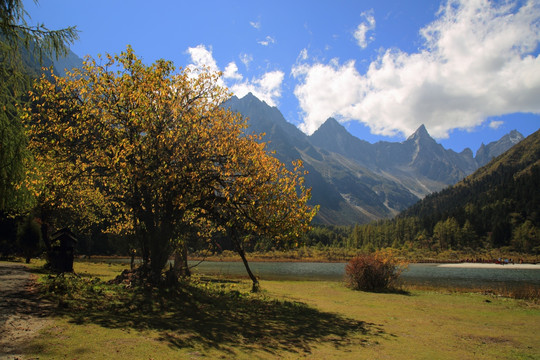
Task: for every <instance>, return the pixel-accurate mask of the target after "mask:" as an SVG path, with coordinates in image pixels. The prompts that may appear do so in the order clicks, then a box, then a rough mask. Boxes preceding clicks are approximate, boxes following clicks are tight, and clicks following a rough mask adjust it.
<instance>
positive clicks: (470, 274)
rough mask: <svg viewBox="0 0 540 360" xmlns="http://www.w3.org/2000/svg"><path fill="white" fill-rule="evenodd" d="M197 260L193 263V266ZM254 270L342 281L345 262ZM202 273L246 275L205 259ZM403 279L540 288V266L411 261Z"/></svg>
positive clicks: (236, 265) (268, 275)
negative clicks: (467, 265) (464, 265)
mask: <svg viewBox="0 0 540 360" xmlns="http://www.w3.org/2000/svg"><path fill="white" fill-rule="evenodd" d="M195 264H197V262H190V266H192V265H195ZM250 267H251V270H252V271H253V273H254V274H255V275H256V276H257V277H259V278H260V279H262V280H264V279H267V280H328V281H342V280H343V277H344V274H345V264H344V263H313V262H251V263H250ZM193 271H194V272H198V273H201V274H220V275H225V276H242V277H244V276H246V269H245V268H244V265H243V264H242V263H240V262H212V261H205V262H203V263H201V264H199V265H198V266H196V267H195V268H193ZM401 279H402V282H403V283H405V284H415V285H434V286H449V287H475V288H478V287H481V288H483V287H485V288H496V287H499V286H504V287H514V286H522V285H532V286H538V287H540V270H539V269H515V268H510V267H508V266H506V267H505V266H501V267H497V268H458V267H442V266H440V264H410V265H409V266H408V268H407V270H406V271H405V272H404V273H403V274H402V275H401Z"/></svg>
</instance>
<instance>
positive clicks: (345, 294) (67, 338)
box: [24, 263, 540, 360]
mask: <svg viewBox="0 0 540 360" xmlns="http://www.w3.org/2000/svg"><path fill="white" fill-rule="evenodd" d="M119 270H120V267H118V269H115V267H114V266H110V267H109V265H108V264H90V263H76V264H75V271H76V272H77V273H81V274H87V275H86V276H80V277H73V278H70V277H68V278H67V279H56V280H46V281H45V280H44V283H43V285H42V286H43V289H44V290H45V291H46V292H45V294H46V297H47V298H48V299H49V300H50V301H52V302H53V304H54V305H55V308H56V310H55V313H54V325H53V326H51V327H50V328H48V329H46V330H44V331H43V332H42V334H41V335H40V336H39V337H38V338H36V339H34V340H33V341H31V342H30V343H29V344H28V346H27V347H26V348H25V349H24V351H25V355H26V356H27V357H29V358H33V357H39V359H58V358H68V359H75V358H76V359H95V358H115V359H130V360H131V359H151V358H153V359H178V358H203V357H207V358H227V359H228V358H241V359H242V358H245V359H248V358H249V359H253V358H270V359H273V358H291V359H296V358H300V357H307V358H313V359H319V358H326V359H343V358H358V359H410V358H415V359H434V358H436V359H456V358H461V359H493V358H497V359H537V358H540V348H539V347H538V344H539V343H540V307H539V306H538V305H536V304H534V303H531V302H525V301H520V300H514V299H508V298H502V297H497V296H493V295H482V294H474V293H450V292H440V291H428V290H410V291H409V292H403V293H402V294H397V293H367V292H359V291H353V290H350V289H348V288H346V287H345V286H344V285H343V284H342V283H337V282H315V281H263V282H262V284H261V285H262V288H263V289H264V290H263V291H262V292H261V293H259V294H251V293H249V289H250V285H251V284H250V283H249V282H247V281H243V280H230V279H222V278H205V277H198V278H195V279H194V280H193V281H191V282H189V283H187V282H186V283H183V284H182V286H180V287H179V288H178V289H177V290H174V291H172V290H164V289H162V290H159V289H138V290H130V289H124V288H123V287H121V286H118V285H108V284H105V283H104V282H101V281H95V280H92V278H91V275H98V276H100V277H101V278H102V279H107V278H112V275H113V274H114V272H115V271H116V272H118V271H119Z"/></svg>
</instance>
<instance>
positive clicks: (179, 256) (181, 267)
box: [174, 244, 191, 277]
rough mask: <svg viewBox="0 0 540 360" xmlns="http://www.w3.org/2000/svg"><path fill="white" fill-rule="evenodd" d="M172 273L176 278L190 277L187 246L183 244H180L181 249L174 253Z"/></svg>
mask: <svg viewBox="0 0 540 360" xmlns="http://www.w3.org/2000/svg"><path fill="white" fill-rule="evenodd" d="M174 272H175V274H176V276H178V277H190V276H191V272H190V271H189V266H188V263H187V246H186V245H185V244H182V246H181V248H177V249H176V250H175V251H174Z"/></svg>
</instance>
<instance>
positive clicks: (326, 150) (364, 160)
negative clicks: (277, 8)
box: [224, 93, 523, 225]
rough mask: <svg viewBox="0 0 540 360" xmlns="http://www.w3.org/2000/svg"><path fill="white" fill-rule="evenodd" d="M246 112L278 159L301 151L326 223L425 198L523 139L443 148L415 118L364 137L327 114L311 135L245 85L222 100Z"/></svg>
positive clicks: (367, 216)
mask: <svg viewBox="0 0 540 360" xmlns="http://www.w3.org/2000/svg"><path fill="white" fill-rule="evenodd" d="M224 106H225V107H227V108H230V109H231V110H232V111H235V112H239V113H240V114H242V115H243V116H245V117H247V118H248V124H249V128H248V131H249V132H254V133H265V136H264V138H263V141H265V142H267V143H268V149H269V150H270V151H273V152H274V156H276V157H277V158H278V159H279V160H280V161H282V162H284V163H285V164H290V162H291V161H292V160H295V159H301V160H302V161H303V162H304V167H305V169H306V170H308V172H309V173H308V175H307V176H306V178H305V180H306V185H307V186H308V187H311V188H312V199H311V202H312V204H318V205H320V210H319V213H318V215H317V216H316V218H315V222H318V223H322V224H333V225H348V224H355V223H366V222H370V221H372V220H379V219H384V218H390V217H393V216H395V215H397V214H398V213H399V212H401V211H403V210H405V209H407V208H408V207H410V206H411V205H413V204H415V203H416V202H418V201H419V200H420V199H422V198H424V197H425V196H426V195H428V194H431V193H433V192H436V191H440V190H442V189H444V188H446V187H447V186H449V185H452V184H455V183H457V182H458V181H460V180H461V179H463V178H464V177H466V176H467V175H469V174H471V173H473V172H474V171H475V170H477V169H479V168H480V167H482V166H483V165H485V164H487V163H488V162H489V161H490V160H491V159H492V158H494V157H496V156H498V155H500V154H502V153H504V152H505V151H507V150H508V149H510V148H511V147H512V146H514V145H515V144H517V143H519V142H520V141H521V140H523V135H521V134H520V133H519V132H517V131H512V132H511V133H509V134H507V135H505V136H503V137H502V138H501V139H500V140H498V141H496V142H492V143H489V144H487V145H484V144H482V146H481V147H480V148H479V149H478V151H477V153H476V156H475V157H474V156H473V152H472V150H470V149H468V148H467V149H465V150H463V151H462V152H460V153H457V152H455V151H453V150H451V149H445V148H444V147H443V146H442V145H440V144H438V143H437V142H436V141H435V140H434V139H433V138H432V137H431V136H430V135H429V133H428V131H427V129H426V128H425V126H423V125H422V126H420V127H419V128H418V129H417V130H416V132H414V133H413V134H412V135H411V136H410V137H409V138H407V139H406V140H405V141H403V142H387V141H380V142H377V143H374V144H371V143H369V142H367V141H364V140H361V139H359V138H357V137H355V136H353V135H352V134H350V133H349V132H348V131H347V129H346V128H345V127H343V126H342V125H341V124H340V123H339V122H338V121H336V120H335V119H333V118H329V119H328V120H327V121H326V122H325V123H324V124H323V125H321V127H320V128H319V129H318V130H317V131H315V132H314V133H313V134H312V135H311V136H308V135H306V134H304V133H303V132H302V131H300V130H299V129H298V128H297V127H296V126H294V125H293V124H291V123H289V122H288V121H287V120H286V119H285V118H284V117H283V115H282V114H281V112H280V111H279V110H278V109H277V108H276V107H271V106H269V105H268V104H266V103H265V102H263V101H261V100H259V99H258V98H256V97H255V96H254V95H253V94H251V93H249V94H247V95H246V96H244V97H243V98H238V97H236V96H233V97H232V98H231V99H230V100H228V101H227V102H226V103H225V104H224Z"/></svg>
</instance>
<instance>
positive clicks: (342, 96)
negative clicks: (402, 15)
mask: <svg viewBox="0 0 540 360" xmlns="http://www.w3.org/2000/svg"><path fill="white" fill-rule="evenodd" d="M420 33H421V35H422V36H423V37H424V39H425V43H424V48H423V50H421V51H419V52H417V53H411V54H409V53H405V52H403V51H400V50H387V51H386V52H384V53H383V54H382V55H381V56H380V57H379V58H378V59H377V60H376V61H374V62H373V63H371V64H370V66H369V68H368V70H367V72H366V73H365V74H360V73H359V72H358V71H357V70H356V68H355V62H354V61H353V60H349V61H346V62H344V63H343V64H340V62H339V61H338V60H336V59H334V60H332V61H331V62H330V63H328V64H321V63H315V64H309V65H308V64H304V63H300V64H297V65H295V66H294V67H293V69H292V75H293V76H294V77H295V78H297V79H299V80H300V83H299V84H298V85H297V86H296V88H295V95H296V96H297V97H298V99H299V102H300V106H301V107H302V110H303V111H304V115H305V116H304V123H303V124H302V126H301V127H302V129H303V130H304V131H306V132H307V133H311V132H313V131H314V130H315V129H317V128H318V126H319V125H320V124H321V123H322V122H324V121H325V120H326V118H327V117H328V116H335V117H337V118H338V119H340V120H342V121H346V120H358V121H361V122H363V123H365V124H366V125H367V126H369V127H370V128H371V131H372V132H373V133H375V134H380V135H389V136H392V135H396V134H398V133H402V134H403V135H406V136H407V135H409V134H410V133H412V132H413V131H414V130H415V129H416V128H418V127H419V126H420V125H421V124H425V125H426V127H427V128H428V130H429V132H430V134H432V135H433V136H435V137H438V138H445V137H447V136H448V132H449V131H450V130H451V129H456V128H460V129H472V128H474V127H476V126H478V125H480V124H481V123H483V122H484V121H485V119H486V118H487V117H490V116H498V115H503V114H509V113H514V112H532V113H540V102H539V101H538V99H540V56H538V54H537V53H535V51H537V48H538V44H539V42H540V3H539V2H538V1H534V0H530V1H529V2H527V3H525V4H524V5H522V6H517V5H515V4H508V3H507V2H503V3H502V5H494V4H492V3H490V2H488V1H486V0H462V1H460V0H449V1H448V3H447V4H445V5H444V6H443V7H442V8H441V10H440V12H439V14H438V18H437V19H436V20H435V21H434V22H432V23H431V24H429V25H428V26H426V27H425V28H423V29H422V30H421V31H420Z"/></svg>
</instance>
